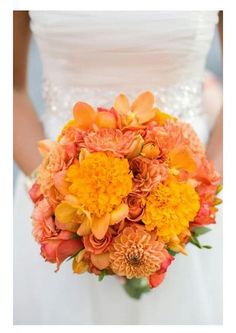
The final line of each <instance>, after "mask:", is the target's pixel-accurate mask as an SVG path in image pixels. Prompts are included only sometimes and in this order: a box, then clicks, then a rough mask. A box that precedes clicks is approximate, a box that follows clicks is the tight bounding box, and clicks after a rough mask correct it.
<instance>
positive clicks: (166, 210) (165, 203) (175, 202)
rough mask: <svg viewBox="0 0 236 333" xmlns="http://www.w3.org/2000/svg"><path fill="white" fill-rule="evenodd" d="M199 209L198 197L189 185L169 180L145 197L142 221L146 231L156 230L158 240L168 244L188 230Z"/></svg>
mask: <svg viewBox="0 0 236 333" xmlns="http://www.w3.org/2000/svg"><path fill="white" fill-rule="evenodd" d="M199 208H200V203H199V196H198V194H197V192H196V191H195V190H194V188H193V187H192V186H191V185H190V184H187V183H178V182H176V181H174V180H170V181H169V182H167V183H166V184H160V185H159V186H158V187H157V188H156V189H155V191H154V192H152V193H151V194H150V195H149V196H148V197H147V200H146V209H145V213H144V216H143V219H142V220H143V222H144V223H145V225H146V229H147V230H153V229H155V228H156V230H157V236H158V237H159V239H161V240H163V241H164V242H165V243H167V244H168V243H171V242H172V241H173V240H176V238H177V237H178V236H179V235H180V234H181V233H182V232H184V231H186V229H188V227H189V222H190V221H193V220H194V217H195V216H196V214H197V212H198V210H199Z"/></svg>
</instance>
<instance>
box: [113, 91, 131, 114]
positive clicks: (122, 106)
mask: <svg viewBox="0 0 236 333" xmlns="http://www.w3.org/2000/svg"><path fill="white" fill-rule="evenodd" d="M114 109H115V110H116V111H118V112H119V113H120V114H127V113H128V112H129V110H130V106H129V100H128V98H127V97H126V96H125V95H124V94H120V95H119V96H117V97H116V100H115V103H114Z"/></svg>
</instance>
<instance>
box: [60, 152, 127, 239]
mask: <svg viewBox="0 0 236 333" xmlns="http://www.w3.org/2000/svg"><path fill="white" fill-rule="evenodd" d="M66 181H68V183H69V186H68V191H69V193H70V194H69V195H67V196H66V197H65V200H64V201H63V202H62V203H61V204H59V205H58V206H57V208H56V211H55V214H56V218H57V219H58V220H59V221H60V222H61V223H64V224H66V225H67V226H68V224H70V223H72V224H73V225H72V227H73V228H74V223H77V224H78V230H77V233H78V234H79V235H87V234H89V233H90V232H91V231H92V233H93V234H94V235H95V237H96V238H98V239H102V238H103V237H104V235H105V234H106V232H107V230H108V227H109V225H113V224H115V223H118V222H120V221H122V220H123V219H124V218H125V217H126V216H127V215H128V210H129V209H128V205H127V204H125V203H124V202H123V199H124V198H125V197H127V195H128V194H129V192H131V189H132V173H131V171H130V169H129V163H128V160H126V159H119V158H117V157H114V156H112V155H107V154H105V153H103V152H98V153H92V154H88V155H86V156H84V158H83V159H81V161H80V164H79V165H72V166H70V167H69V169H68V171H67V174H66Z"/></svg>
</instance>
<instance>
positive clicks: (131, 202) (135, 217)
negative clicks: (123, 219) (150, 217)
mask: <svg viewBox="0 0 236 333" xmlns="http://www.w3.org/2000/svg"><path fill="white" fill-rule="evenodd" d="M127 204H128V206H129V215H128V217H127V219H128V220H130V221H133V222H136V221H139V220H141V218H142V216H143V213H144V204H143V202H142V196H141V195H140V194H137V193H130V194H129V195H128V197H127Z"/></svg>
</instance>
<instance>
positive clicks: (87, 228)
mask: <svg viewBox="0 0 236 333" xmlns="http://www.w3.org/2000/svg"><path fill="white" fill-rule="evenodd" d="M90 232H91V221H90V220H89V219H88V218H87V217H84V220H83V222H82V223H81V225H80V227H79V229H78V230H77V234H78V235H80V236H86V235H89V234H90Z"/></svg>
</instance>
